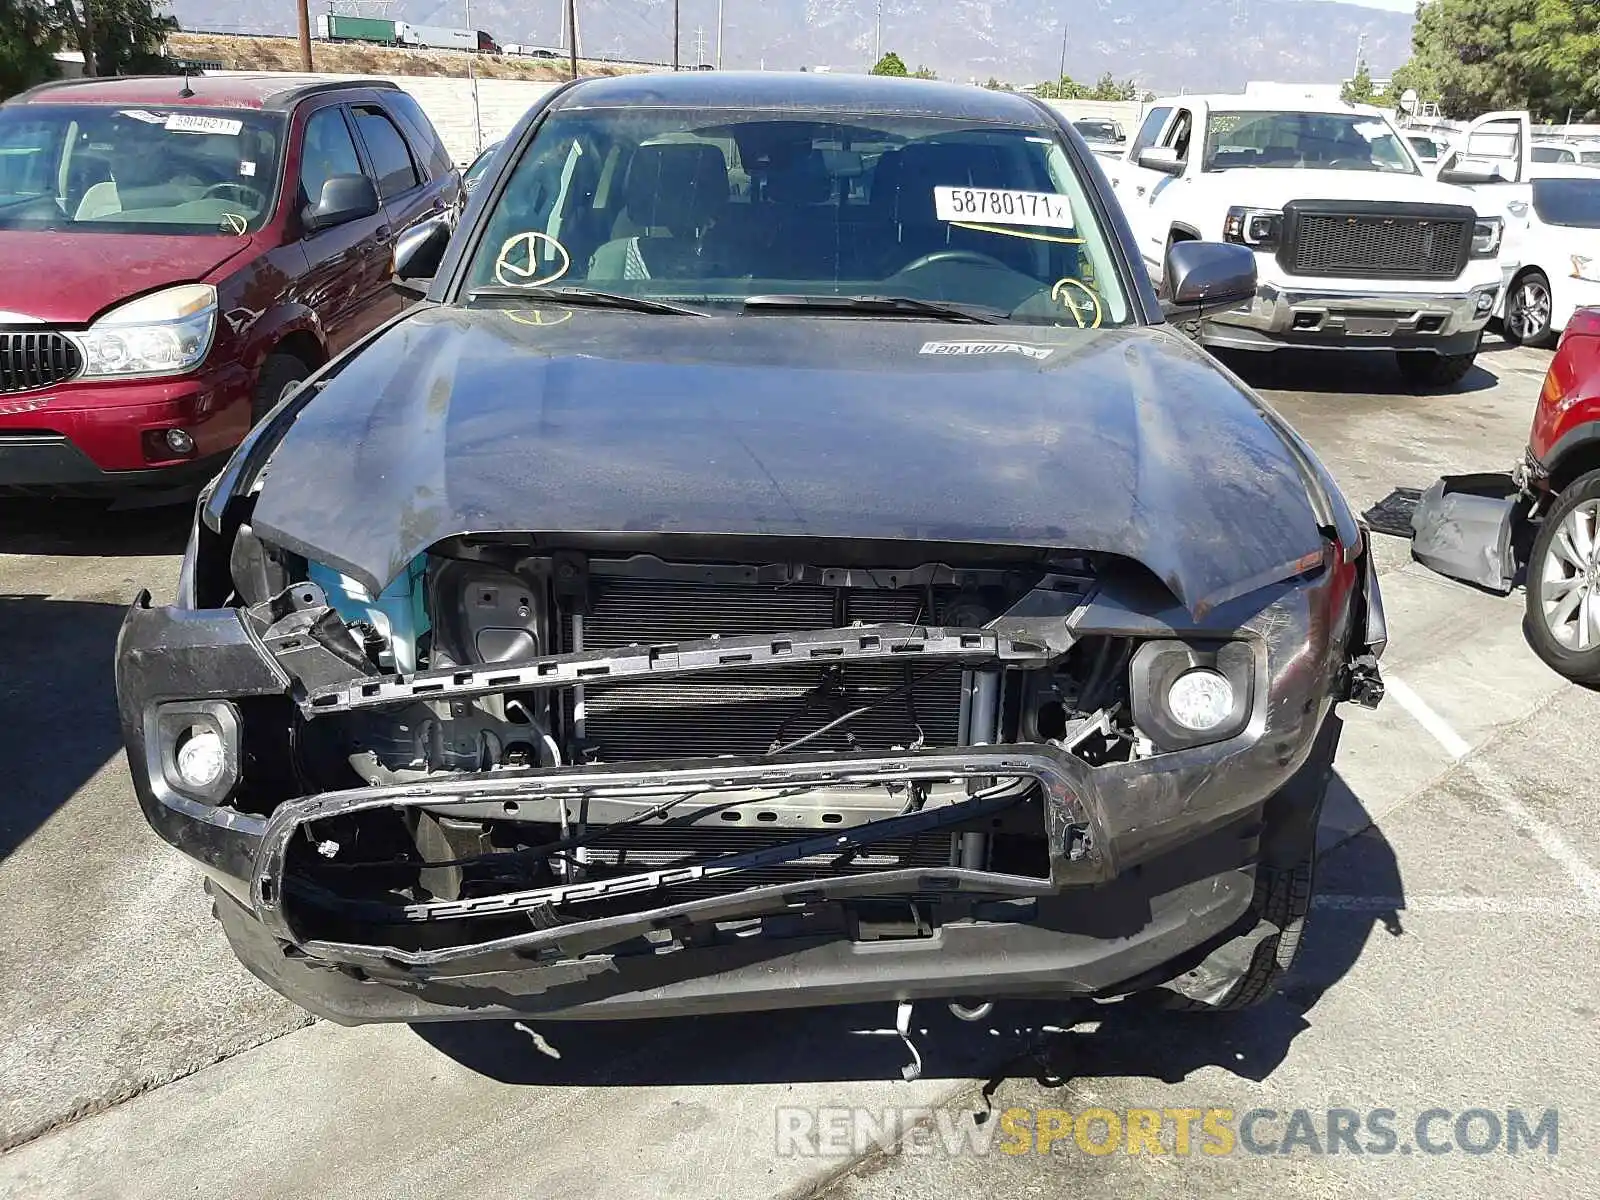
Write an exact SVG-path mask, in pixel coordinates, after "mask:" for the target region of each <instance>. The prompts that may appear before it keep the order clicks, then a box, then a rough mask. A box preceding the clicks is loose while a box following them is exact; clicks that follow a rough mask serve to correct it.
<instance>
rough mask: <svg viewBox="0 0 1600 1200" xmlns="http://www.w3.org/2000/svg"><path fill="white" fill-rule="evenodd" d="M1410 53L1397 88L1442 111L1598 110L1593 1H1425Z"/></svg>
mask: <svg viewBox="0 0 1600 1200" xmlns="http://www.w3.org/2000/svg"><path fill="white" fill-rule="evenodd" d="M1411 52H1412V56H1411V61H1410V62H1409V63H1407V64H1406V66H1405V67H1403V68H1402V69H1401V71H1400V72H1398V73H1397V76H1396V84H1395V87H1396V89H1398V90H1403V88H1401V87H1400V81H1401V80H1404V83H1405V86H1406V87H1413V88H1416V89H1417V92H1418V93H1419V94H1420V95H1421V96H1422V97H1423V98H1424V99H1435V100H1437V101H1438V103H1439V107H1440V110H1441V111H1443V112H1444V113H1445V114H1446V115H1447V116H1451V117H1473V116H1477V115H1478V114H1479V113H1483V112H1487V111H1490V110H1492V109H1501V108H1511V109H1517V108H1526V109H1530V110H1531V111H1532V112H1533V114H1534V117H1535V119H1539V120H1556V121H1564V120H1566V117H1567V113H1568V111H1569V110H1570V111H1572V112H1573V113H1575V114H1578V115H1587V114H1589V113H1590V112H1593V111H1594V110H1595V109H1597V108H1600V4H1596V3H1594V2H1593V0H1431V3H1428V4H1423V5H1420V6H1419V7H1418V9H1417V20H1416V25H1415V26H1414V27H1413V29H1412V35H1411ZM1424 85H1425V86H1424Z"/></svg>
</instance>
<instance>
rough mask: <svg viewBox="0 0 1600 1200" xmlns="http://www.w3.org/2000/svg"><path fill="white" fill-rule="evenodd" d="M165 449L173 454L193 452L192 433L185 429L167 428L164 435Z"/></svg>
mask: <svg viewBox="0 0 1600 1200" xmlns="http://www.w3.org/2000/svg"><path fill="white" fill-rule="evenodd" d="M166 442H167V449H168V450H171V451H172V452H173V453H174V454H192V453H193V452H194V435H193V434H191V433H190V432H189V431H188V430H187V429H169V430H167V436H166Z"/></svg>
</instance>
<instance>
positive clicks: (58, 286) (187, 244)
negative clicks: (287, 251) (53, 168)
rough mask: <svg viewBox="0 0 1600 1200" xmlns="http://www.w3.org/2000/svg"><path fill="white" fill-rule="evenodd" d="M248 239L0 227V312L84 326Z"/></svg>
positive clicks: (208, 266)
mask: <svg viewBox="0 0 1600 1200" xmlns="http://www.w3.org/2000/svg"><path fill="white" fill-rule="evenodd" d="M250 244H251V240H250V239H249V238H248V237H242V238H241V237H229V236H226V235H221V234H204V235H199V236H185V235H173V236H167V235H163V234H143V233H137V234H135V233H77V232H68V233H62V232H58V231H49V232H46V231H41V230H0V313H3V314H10V315H11V317H12V319H15V318H17V317H23V318H31V319H33V320H36V321H45V322H49V323H50V324H61V325H86V324H88V323H89V322H90V321H92V320H93V319H94V318H95V317H97V316H99V315H100V314H101V313H103V312H104V311H105V310H106V309H108V308H110V307H111V306H112V305H114V304H116V303H117V302H118V301H121V300H125V299H127V298H129V297H132V296H137V295H139V294H140V293H142V292H149V291H154V290H155V289H156V288H159V287H165V286H167V285H169V284H174V283H192V282H195V281H197V280H203V279H205V277H206V276H207V275H208V274H210V273H211V272H212V271H214V270H216V269H217V267H219V266H221V265H222V264H223V263H225V262H227V261H228V259H230V258H232V257H233V256H234V255H236V254H238V253H239V252H240V251H242V250H244V249H245V248H247V247H248V246H249V245H250Z"/></svg>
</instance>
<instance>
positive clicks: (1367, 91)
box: [1339, 63, 1383, 104]
mask: <svg viewBox="0 0 1600 1200" xmlns="http://www.w3.org/2000/svg"><path fill="white" fill-rule="evenodd" d="M1339 99H1341V100H1343V101H1344V102H1345V103H1346V104H1379V103H1382V100H1383V95H1382V93H1380V92H1379V91H1378V89H1377V88H1376V87H1374V86H1373V84H1372V72H1371V71H1369V70H1367V64H1366V63H1362V64H1361V65H1360V66H1359V67H1357V68H1356V73H1355V76H1354V77H1353V78H1351V79H1346V80H1345V81H1344V86H1343V87H1342V88H1340V89H1339Z"/></svg>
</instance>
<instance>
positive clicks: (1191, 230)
mask: <svg viewBox="0 0 1600 1200" xmlns="http://www.w3.org/2000/svg"><path fill="white" fill-rule="evenodd" d="M1201 240H1203V239H1202V238H1201V237H1200V231H1199V230H1198V229H1196V228H1195V227H1194V226H1193V225H1189V224H1187V223H1185V222H1183V221H1174V222H1173V223H1172V228H1171V229H1169V230H1167V245H1168V246H1169V247H1170V246H1173V245H1176V244H1177V243H1178V242H1198V241H1201Z"/></svg>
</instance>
